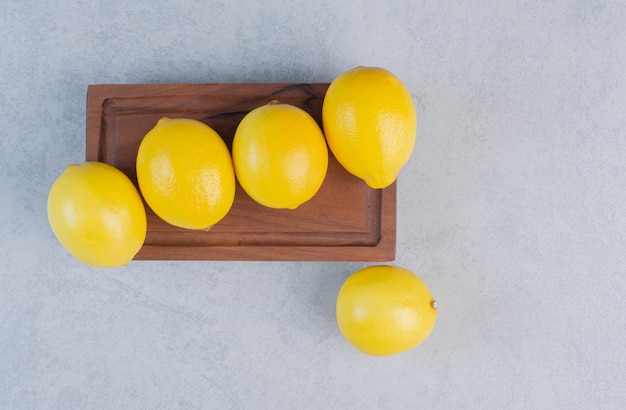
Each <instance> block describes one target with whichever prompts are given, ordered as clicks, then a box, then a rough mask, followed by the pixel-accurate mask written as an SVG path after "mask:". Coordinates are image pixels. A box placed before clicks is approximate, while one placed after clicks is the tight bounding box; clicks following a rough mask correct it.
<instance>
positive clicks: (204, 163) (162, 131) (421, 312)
mask: <svg viewBox="0 0 626 410" xmlns="http://www.w3.org/2000/svg"><path fill="white" fill-rule="evenodd" d="M322 124H323V125H322V127H323V130H322V128H320V126H319V125H318V124H317V122H316V121H315V120H314V119H313V118H312V117H311V115H310V114H308V113H307V112H306V111H304V110H302V109H300V108H298V107H296V106H293V105H290V104H281V103H279V102H277V101H273V102H271V103H269V104H266V105H263V106H260V107H257V108H255V109H253V110H252V111H250V112H249V113H247V114H246V115H245V116H244V118H243V119H242V120H241V122H240V123H239V124H238V126H237V129H236V132H235V135H234V138H233V144H232V153H231V150H229V149H228V147H227V146H226V144H225V143H224V141H223V139H222V138H221V137H220V135H218V133H217V132H216V131H215V130H213V129H212V128H211V127H209V126H208V125H207V124H205V123H203V122H201V121H198V120H194V119H189V118H162V119H161V120H159V121H158V122H157V124H156V125H155V126H154V128H152V129H151V130H150V131H149V132H148V133H147V134H146V135H145V136H144V137H143V139H142V141H141V143H140V146H139V149H138V152H137V159H136V172H137V183H138V189H137V187H136V186H135V185H134V184H133V183H132V182H131V180H130V179H129V178H128V177H127V176H126V175H125V174H124V173H122V172H121V171H120V170H118V169H117V168H115V167H113V166H111V165H108V164H105V163H102V162H85V163H82V164H76V165H70V166H69V167H68V168H67V169H66V170H65V171H64V172H63V173H62V174H61V175H60V176H59V177H58V178H57V180H56V181H55V182H54V184H53V185H52V187H51V189H50V192H49V196H48V207H47V211H48V220H49V222H50V226H51V228H52V231H53V232H54V234H55V235H56V237H57V238H58V240H59V242H61V244H62V245H63V246H64V247H65V248H66V249H67V250H68V251H69V252H70V253H71V254H72V255H73V256H74V257H76V258H77V259H78V260H80V261H82V262H83V263H85V264H87V265H89V266H92V267H99V268H105V267H119V266H123V265H126V264H127V263H128V262H130V260H131V259H133V257H134V256H135V255H136V254H137V252H139V250H140V249H141V247H142V246H143V243H144V240H145V237H146V233H147V220H146V211H145V207H144V203H143V200H145V202H146V204H147V205H148V206H149V207H150V208H151V209H152V210H153V211H154V213H155V214H156V215H157V216H158V217H160V218H161V219H163V220H164V221H165V222H167V223H169V224H171V225H174V226H177V227H179V228H184V229H194V230H207V229H209V228H210V227H211V226H213V225H214V224H216V223H218V222H219V221H220V220H221V219H222V218H224V217H225V216H226V215H227V213H228V212H229V210H230V208H231V206H232V204H233V201H234V198H235V184H236V181H238V182H239V184H240V185H241V187H242V188H243V190H244V191H245V192H246V194H248V195H249V196H250V197H251V198H252V199H253V200H254V201H256V202H258V203H259V204H260V205H262V206H266V207H270V208H278V209H295V208H297V207H298V206H300V205H301V204H303V203H305V202H307V201H308V200H310V199H311V198H312V197H313V196H314V195H315V194H316V193H317V192H318V190H319V188H320V187H321V185H322V183H323V181H324V178H325V177H326V172H327V168H328V155H329V154H328V149H330V151H331V152H332V154H333V155H334V157H335V158H336V159H337V161H338V162H339V163H340V164H341V165H342V166H343V167H344V168H345V169H346V170H347V171H348V172H350V173H351V174H353V175H355V176H357V177H358V178H361V179H362V180H363V181H364V182H365V183H366V184H367V185H368V186H370V187H371V188H374V189H382V188H385V187H387V186H389V185H391V184H392V183H393V182H394V181H395V180H396V178H397V176H398V174H399V172H400V170H401V168H402V167H403V166H404V165H405V164H406V162H407V161H408V160H409V157H410V156H411V153H412V151H413V146H414V143H415V136H416V131H417V121H416V113H415V108H414V106H413V102H412V98H411V95H410V93H409V92H408V90H407V89H406V87H405V86H404V84H403V83H402V82H401V81H400V80H399V79H398V78H397V77H396V76H395V75H394V74H393V73H391V72H390V71H388V70H386V69H383V68H379V67H356V68H353V69H351V70H348V71H346V72H344V73H342V74H340V75H339V76H338V77H336V78H335V79H334V80H333V81H332V83H331V84H330V86H329V88H328V90H327V92H326V95H325V96H324V101H323V104H322ZM142 198H143V200H142ZM436 316H437V304H436V302H435V300H434V298H433V297H432V295H431V293H430V291H429V289H428V288H427V286H426V285H425V284H424V282H423V281H422V280H421V279H420V278H419V277H418V276H416V275H415V274H413V273H411V272H410V271H408V270H407V269H404V268H401V267H398V266H391V265H379V266H371V267H368V268H365V269H362V270H360V271H358V272H356V273H354V274H353V275H351V276H350V277H349V278H348V279H347V280H346V281H345V282H344V284H343V286H342V287H341V289H340V291H339V294H338V296H337V304H336V319H337V324H338V327H339V329H340V331H341V333H342V334H343V335H344V337H345V338H346V339H347V340H348V342H350V343H351V344H352V345H353V346H355V347H356V348H357V349H358V350H360V351H362V352H364V353H366V354H370V355H376V356H385V355H392V354H396V353H400V352H403V351H406V350H409V349H411V348H413V347H415V346H417V345H418V344H420V343H421V342H422V341H424V340H425V339H426V338H427V337H428V336H429V335H430V333H431V331H432V329H433V327H434V324H435V319H436Z"/></svg>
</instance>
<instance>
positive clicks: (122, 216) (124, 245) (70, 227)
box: [47, 162, 147, 268]
mask: <svg viewBox="0 0 626 410" xmlns="http://www.w3.org/2000/svg"><path fill="white" fill-rule="evenodd" d="M47 212H48V221H49V223H50V227H51V228H52V231H53V232H54V234H55V236H56V237H57V239H58V240H59V242H61V244H62V245H63V246H64V247H65V249H67V251H69V253H70V254H72V255H73V256H74V257H75V258H77V259H78V260H80V261H81V262H83V263H85V264H87V265H89V266H92V267H97V268H113V267H119V266H123V265H126V264H127V263H128V262H130V260H131V259H132V258H133V257H134V256H135V255H136V254H137V252H139V250H140V249H141V247H142V246H143V243H144V240H145V238H146V227H147V223H146V210H145V208H144V205H143V202H142V200H141V197H140V195H139V192H138V191H137V188H136V187H135V185H133V183H132V182H131V181H130V179H129V178H128V177H127V176H126V175H125V174H124V173H122V171H120V170H118V169H117V168H115V167H113V166H111V165H108V164H105V163H101V162H85V163H82V164H74V165H70V166H68V167H67V169H66V170H65V171H64V172H63V173H61V175H60V176H59V177H58V178H57V179H56V181H55V182H54V183H53V184H52V187H51V188H50V192H49V193H48V203H47Z"/></svg>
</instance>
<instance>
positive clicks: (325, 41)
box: [0, 0, 626, 409]
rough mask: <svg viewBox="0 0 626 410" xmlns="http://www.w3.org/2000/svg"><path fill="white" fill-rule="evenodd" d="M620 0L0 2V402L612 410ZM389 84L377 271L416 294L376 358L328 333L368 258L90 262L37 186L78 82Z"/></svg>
mask: <svg viewBox="0 0 626 410" xmlns="http://www.w3.org/2000/svg"><path fill="white" fill-rule="evenodd" d="M625 22H626V3H624V2H623V1H619V0H614V1H594V0H588V1H587V0H579V1H564V0H557V1H550V2H539V1H538V2H533V1H478V2H464V1H408V0H407V1H391V0H387V1H377V2H375V1H365V2H359V1H355V2H336V1H327V0H324V1H317V2H315V1H291V2H286V1H285V2H281V1H278V0H267V1H264V2H254V1H248V2H240V1H214V0H210V1H199V0H198V1H192V0H179V1H161V0H155V1H144V0H138V1H121V0H106V1H103V0H82V1H66V0H56V1H33V0H19V1H18V0H4V1H3V2H2V4H1V5H0V38H1V39H2V43H1V45H0V84H1V92H0V133H1V134H0V158H1V161H0V189H1V196H0V229H1V232H2V235H1V238H0V241H1V243H0V408H2V409H178V408H180V409H197V408H209V409H210V408H215V409H352V408H368V409H369V408H371V409H409V408H437V409H518V408H519V409H532V408H536V409H557V408H559V409H576V408H579V409H600V408H602V409H621V408H626V352H625V349H624V340H625V338H626V298H625V295H626V279H625V277H626V256H625V255H626V206H625V204H626V23H625ZM356 65H373V66H382V67H385V68H388V69H390V70H391V71H393V72H394V73H396V74H397V75H398V76H399V77H400V78H401V79H402V80H403V81H404V82H405V84H406V85H407V87H408V88H409V90H410V91H411V93H412V95H413V98H414V101H415V105H416V108H417V114H418V119H419V131H418V136H417V144H416V148H415V152H414V154H413V156H412V158H411V160H410V162H409V163H408V165H407V166H406V167H405V168H404V169H403V171H402V173H401V174H400V177H399V179H398V206H397V215H398V238H397V239H398V246H397V259H396V261H395V263H396V264H398V265H401V266H404V267H407V268H409V269H411V270H413V271H414V272H415V273H417V274H418V275H420V276H421V277H422V278H423V279H424V280H425V281H426V283H427V284H428V285H429V286H430V288H431V290H432V292H433V293H434V294H435V296H436V297H437V299H438V301H439V306H440V310H439V317H438V322H437V325H436V327H435V330H434V332H433V334H432V335H431V337H430V338H429V339H428V340H427V341H426V342H425V343H424V344H422V345H421V346H419V347H418V348H416V349H414V350H412V351H410V352H407V353H404V354H401V355H397V356H393V357H389V358H373V357H368V356H365V355H363V354H360V353H358V352H357V351H356V350H354V349H353V348H352V347H351V346H349V345H348V344H347V342H346V341H345V340H344V339H343V338H342V336H341V335H340V333H339V331H338V329H337V327H336V324H335V320H334V303H335V298H336V295H337V292H338V290H339V287H340V286H341V284H342V282H343V281H344V280H345V279H346V278H347V277H348V275H349V274H350V273H352V272H354V271H355V270H357V269H359V268H361V267H364V266H368V265H369V264H365V263H347V262H346V263H343V262H342V263H317V262H302V263H299V262H288V263H281V262H242V263H239V262H132V263H131V264H130V265H128V266H127V267H124V268H120V269H115V270H96V269H91V268H88V267H86V266H84V265H82V264H81V263H79V262H77V261H76V260H74V259H73V258H72V257H70V256H69V255H68V254H67V252H65V251H64V249H63V248H62V247H61V245H60V244H59V243H58V242H57V241H56V239H55V238H54V236H53V234H52V232H51V230H50V228H49V227H48V223H47V217H46V212H45V206H46V205H45V204H46V197H47V193H48V190H49V188H50V185H51V184H52V182H53V181H54V179H55V178H56V177H57V176H58V174H60V172H61V171H62V170H63V169H64V168H65V167H66V166H67V165H68V164H70V163H75V162H80V161H83V160H84V150H85V97H86V90H87V86H88V85H89V84H93V83H167V82H175V83H189V82H330V81H331V80H332V79H333V78H334V77H335V76H336V75H338V74H339V73H341V72H342V71H344V70H346V69H348V68H351V67H353V66H356Z"/></svg>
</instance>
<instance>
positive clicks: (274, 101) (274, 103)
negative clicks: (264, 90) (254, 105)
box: [267, 100, 280, 105]
mask: <svg viewBox="0 0 626 410" xmlns="http://www.w3.org/2000/svg"><path fill="white" fill-rule="evenodd" d="M277 104H280V101H278V100H272V101H270V102H268V103H267V105H277Z"/></svg>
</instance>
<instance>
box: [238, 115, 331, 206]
mask: <svg viewBox="0 0 626 410" xmlns="http://www.w3.org/2000/svg"><path fill="white" fill-rule="evenodd" d="M233 163H234V165H235V174H236V175H237V179H238V180H239V183H240V184H241V187H242V188H243V189H244V191H246V193H247V194H248V195H249V196H250V197H251V198H252V199H254V200H255V201H256V202H258V203H260V204H261V205H264V206H266V207H269V208H287V209H295V208H297V207H298V206H300V205H302V204H303V203H305V202H307V201H308V200H309V199H311V198H312V197H313V196H314V195H315V194H316V193H317V191H318V190H319V189H320V187H321V185H322V182H324V178H325V177H326V172H327V170H328V148H327V146H326V141H325V140H324V134H323V133H322V130H321V128H320V127H319V125H318V124H317V122H315V120H314V119H313V117H311V115H309V114H308V113H307V112H306V111H304V110H302V109H300V108H298V107H295V106H293V105H290V104H279V103H277V102H273V103H270V104H267V105H264V106H261V107H257V108H255V109H254V110H252V111H250V112H249V113H248V114H246V116H245V117H244V118H243V119H242V120H241V122H240V123H239V126H238V127H237V131H236V132H235V137H234V139H233Z"/></svg>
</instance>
